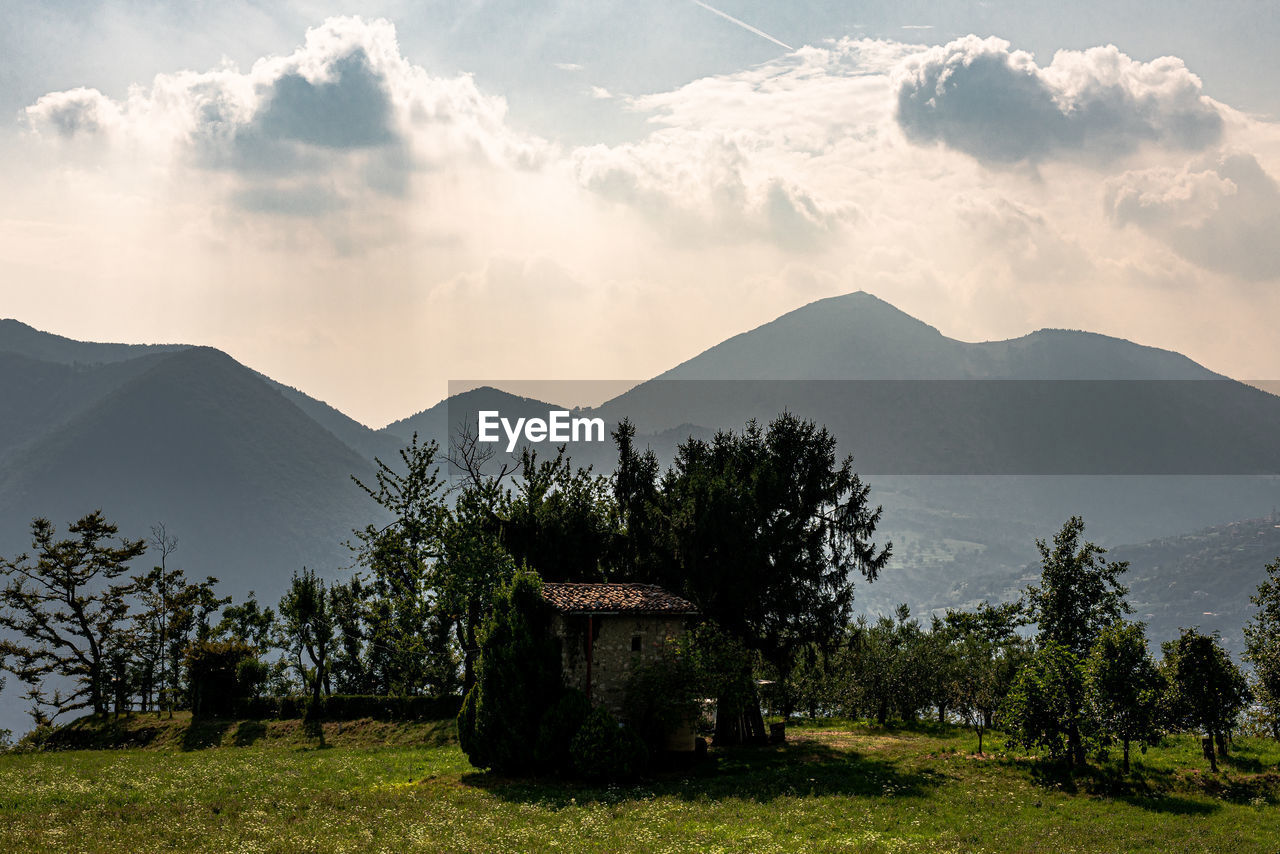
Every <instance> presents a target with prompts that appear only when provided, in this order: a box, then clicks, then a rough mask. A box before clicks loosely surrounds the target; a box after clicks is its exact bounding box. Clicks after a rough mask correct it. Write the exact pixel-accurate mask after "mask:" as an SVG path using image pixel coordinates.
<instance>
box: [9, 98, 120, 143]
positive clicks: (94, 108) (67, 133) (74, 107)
mask: <svg viewBox="0 0 1280 854" xmlns="http://www.w3.org/2000/svg"><path fill="white" fill-rule="evenodd" d="M26 112H27V118H28V121H30V123H31V124H32V126H33V127H36V128H39V129H42V130H47V131H50V132H52V133H54V134H56V135H57V136H59V137H61V138H63V139H72V138H74V137H76V136H93V135H95V134H99V133H104V132H107V131H109V130H110V129H111V128H113V127H115V126H116V125H118V124H119V123H120V120H121V117H120V108H119V107H118V106H117V105H116V103H115V102H114V101H112V100H111V99H110V98H108V97H107V96H106V95H103V94H102V93H101V92H99V91H98V90H97V89H85V88H84V87H81V88H79V89H69V90H67V91H65V92H50V93H49V94H48V95H44V96H42V97H41V98H40V99H39V100H38V101H36V102H35V103H34V104H32V105H31V106H30V107H28V108H27V111H26Z"/></svg>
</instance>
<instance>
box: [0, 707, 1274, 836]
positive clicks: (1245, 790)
mask: <svg viewBox="0 0 1280 854" xmlns="http://www.w3.org/2000/svg"><path fill="white" fill-rule="evenodd" d="M74 737H75V738H78V739H80V740H81V743H101V742H102V741H104V740H105V741H111V742H113V743H132V744H136V745H144V746H140V747H128V748H118V749H110V750H102V749H99V750H67V751H56V752H39V753H26V754H7V755H3V756H0V851H5V852H9V851H13V852H19V851H22V852H27V851H30V852H38V851H50V852H54V851H56V852H89V851H94V852H99V851H101V852H106V851H110V852H126V851H127V852H133V851H169V850H180V851H187V852H195V851H218V852H223V851H245V852H253V851H264V852H267V851H269V852H290V854H296V852H322V851H323V852H328V851H352V852H366V851H387V852H402V851H503V852H507V851H575V850H585V849H594V850H607V851H646V852H647V851H749V852H762V851H866V852H914V851H939V852H942V851H953V852H982V851H986V852H1005V851H1047V852H1054V854H1066V852H1074V851H1108V852H1111V851H1114V852H1131V851H1132V852H1138V851H1151V852H1184V851H1185V852H1194V851H1223V852H1227V851H1231V852H1236V851H1239V852H1255V851H1256V852H1269V854H1274V852H1276V851H1278V850H1280V805H1278V804H1280V772H1278V771H1277V767H1276V766H1277V763H1280V748H1278V747H1277V746H1276V744H1275V743H1274V742H1266V741H1254V740H1242V741H1241V742H1239V743H1238V744H1237V745H1236V751H1235V756H1234V758H1233V759H1232V760H1231V761H1230V762H1229V763H1228V764H1227V766H1226V768H1225V770H1224V772H1223V773H1221V774H1219V775H1217V776H1216V777H1215V776H1213V775H1210V774H1209V773H1208V772H1207V770H1205V769H1204V768H1203V767H1202V766H1203V760H1202V759H1201V758H1200V757H1199V755H1198V752H1199V749H1198V744H1197V743H1196V742H1194V741H1193V740H1192V739H1190V738H1185V737H1180V738H1175V739H1171V740H1170V741H1169V742H1168V743H1167V744H1166V745H1164V746H1162V747H1160V748H1157V749H1154V750H1152V751H1150V752H1149V753H1148V754H1147V755H1146V756H1138V757H1137V761H1136V762H1135V765H1134V773H1133V774H1132V775H1130V777H1129V778H1125V779H1121V777H1120V775H1119V773H1118V770H1117V768H1116V767H1115V766H1114V764H1113V763H1110V762H1108V763H1103V764H1102V765H1097V764H1095V765H1094V766H1093V767H1091V769H1090V770H1089V771H1087V772H1085V773H1082V774H1077V775H1076V776H1075V777H1074V778H1068V777H1066V776H1065V775H1064V774H1063V773H1062V772H1060V771H1054V770H1052V769H1049V768H1047V767H1044V766H1042V764H1041V763H1039V762H1037V761H1035V760H1033V759H1028V758H1025V757H1014V756H1007V757H1006V756H1001V755H1000V754H999V753H995V754H988V756H987V757H986V758H980V757H975V756H973V755H971V753H970V751H972V750H973V748H974V741H973V738H972V737H971V736H969V735H968V734H966V733H964V732H962V731H959V730H953V729H948V728H932V727H918V728H912V729H882V728H876V727H868V726H867V725H865V724H855V723H839V722H833V723H828V724H824V725H821V726H817V725H815V726H804V727H798V728H793V730H792V731H791V733H790V739H789V742H788V744H786V745H785V746H779V747H759V748H740V749H735V750H724V751H715V750H713V751H712V756H711V758H710V759H709V760H708V761H707V762H705V763H703V764H702V765H701V766H699V767H697V768H696V769H694V770H690V771H684V772H674V771H673V772H666V773H663V774H657V775H654V776H653V777H652V778H650V779H647V780H644V781H642V782H639V783H637V784H633V785H626V786H619V787H608V788H592V787H586V786H580V785H576V784H571V783H565V782H560V781H554V780H544V781H520V780H509V779H501V778H495V777H493V776H492V775H488V774H482V773H477V772H476V771H475V770H474V769H472V768H471V767H470V766H469V765H468V764H467V761H466V759H465V757H464V756H463V755H462V753H461V752H460V751H459V750H458V748H457V747H456V746H455V745H454V744H453V743H452V740H451V733H450V729H449V725H448V724H384V723H375V722H372V721H358V722H354V723H347V724H344V725H342V726H341V727H339V725H337V724H328V725H326V730H325V738H324V742H325V746H323V747H319V746H318V742H317V741H316V740H315V739H314V738H312V737H310V736H308V735H307V734H306V733H305V732H304V731H303V730H302V728H301V727H300V726H299V725H298V724H297V722H255V721H243V722H221V723H215V724H202V725H200V726H198V727H195V728H191V727H190V725H189V721H188V720H185V719H183V718H181V717H180V718H177V719H175V720H174V721H173V722H169V721H165V720H161V721H156V720H155V719H154V718H151V717H149V716H135V717H134V718H132V719H131V720H128V721H126V722H123V723H121V724H109V725H106V726H105V727H104V726H103V725H102V724H101V723H100V722H99V723H92V722H89V723H85V722H82V723H81V724H80V725H79V727H78V731H77V732H76V734H75V736H74ZM992 741H993V742H994V743H995V745H996V747H997V749H998V748H999V739H998V738H995V739H992Z"/></svg>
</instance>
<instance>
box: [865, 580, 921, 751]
mask: <svg viewBox="0 0 1280 854" xmlns="http://www.w3.org/2000/svg"><path fill="white" fill-rule="evenodd" d="M928 644H929V639H928V636H927V635H926V634H925V633H924V631H923V630H922V629H921V627H920V623H919V621H917V620H914V619H912V617H911V611H910V609H909V608H907V606H906V605H905V604H904V605H899V606H898V608H897V609H896V610H895V611H894V613H893V615H892V616H885V617H880V618H879V619H877V620H876V621H875V622H874V623H867V621H866V620H865V619H862V618H860V619H859V621H858V622H857V623H856V624H855V625H854V627H853V629H852V631H851V632H850V636H849V661H850V664H851V667H850V674H849V675H850V679H851V680H852V681H853V682H854V684H855V685H857V688H858V694H859V700H860V705H862V706H864V707H865V708H866V710H867V712H868V714H869V715H870V716H874V717H875V720H876V723H878V724H880V725H881V726H884V724H885V723H887V722H888V720H889V717H890V715H891V714H894V713H897V715H898V716H899V717H901V718H902V719H904V720H910V719H912V718H914V717H915V716H916V714H917V713H918V712H919V711H920V709H921V708H923V707H924V706H925V705H927V704H928V694H929V691H930V684H929V679H928V677H929V676H930V675H931V674H929V673H927V672H926V670H925V667H926V666H927V664H928V661H927V657H928V651H927V646H928Z"/></svg>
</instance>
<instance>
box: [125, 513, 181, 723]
mask: <svg viewBox="0 0 1280 854" xmlns="http://www.w3.org/2000/svg"><path fill="white" fill-rule="evenodd" d="M148 545H149V546H150V547H151V549H152V551H153V552H155V553H158V554H159V555H160V564H159V565H158V566H155V567H153V568H152V569H151V571H150V572H149V573H147V574H146V575H144V576H142V577H140V578H137V579H136V580H135V583H134V591H133V592H134V594H135V595H136V596H137V597H138V601H139V604H140V605H141V606H142V607H141V609H140V610H138V611H137V612H135V613H134V616H133V631H134V635H135V637H136V638H137V650H138V657H139V659H140V663H141V671H142V679H141V683H142V684H141V686H140V687H141V688H142V692H143V697H142V703H143V709H144V711H145V710H146V709H147V708H148V707H150V706H152V705H153V703H152V696H153V694H154V696H155V703H154V707H155V711H156V713H157V714H159V712H160V708H161V706H164V707H166V708H168V709H169V711H170V713H171V714H172V711H173V698H174V694H173V688H172V686H173V683H175V682H176V681H177V680H176V675H177V674H176V672H175V671H176V668H175V667H173V666H171V665H174V664H176V661H175V659H176V658H177V656H174V655H171V654H170V646H171V642H172V637H173V624H174V611H175V607H176V605H175V602H174V596H175V593H177V592H178V591H180V590H181V589H182V588H183V587H184V586H185V581H186V578H185V576H184V574H183V572H182V570H181V569H169V568H168V563H169V557H170V555H172V554H173V553H174V552H175V551H177V549H178V538H177V537H175V536H173V535H172V534H171V533H169V531H168V529H167V528H166V527H165V525H164V523H163V522H161V523H160V524H157V525H153V526H152V528H151V538H150V540H149V541H148Z"/></svg>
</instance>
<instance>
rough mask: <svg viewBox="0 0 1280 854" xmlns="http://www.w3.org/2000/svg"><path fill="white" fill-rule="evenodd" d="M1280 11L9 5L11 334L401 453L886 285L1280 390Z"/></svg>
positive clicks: (563, 2)
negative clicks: (238, 384) (389, 427)
mask: <svg viewBox="0 0 1280 854" xmlns="http://www.w3.org/2000/svg"><path fill="white" fill-rule="evenodd" d="M1276 11H1277V10H1276V9H1275V8H1274V4H1272V3H1269V2H1231V1H1230V0H1228V1H1227V2H1222V3H1216V4H1192V3H1187V2H1164V3H1123V2H1121V3H1115V2H1109V3H1101V2H1093V0H1085V2H1081V3H1076V4H1061V3H1054V4H1050V3H1031V2H1020V3H1017V4H1012V3H999V2H994V0H992V2H978V3H959V2H947V3H929V2H870V3H848V2H840V3H837V2H804V0H797V2H785V3H784V2H780V0H774V2H765V0H718V2H710V3H705V2H696V0H651V2H645V3H632V2H626V3H623V2H612V0H593V2H580V0H493V1H492V2H491V0H465V1H464V2H449V3H436V2H414V3H408V2H384V3H376V2H375V3H362V4H360V5H359V8H358V10H357V9H355V8H353V7H352V6H351V5H350V4H340V3H329V2H320V0H314V2H302V1H301V0H298V1H297V2H271V3H266V2H262V3H255V2H245V0H228V2H222V3H187V4H170V3H162V2H146V0H116V1H115V2H112V0H107V2H87V1H86V2H65V3H57V4H49V3H34V2H19V0H0V14H2V15H3V19H4V20H5V21H6V25H5V26H4V27H3V28H0V157H3V161H2V162H3V163H4V164H5V165H4V168H3V169H0V316H2V317H14V318H17V319H18V320H21V321H23V322H25V323H28V324H30V325H32V326H35V327H36V328H39V329H43V330H47V331H50V332H56V333H58V334H61V335H66V336H69V337H73V338H79V339H83V340H99V341H125V342H133V343H156V342H185V343H191V344H203V345H210V346H214V347H218V348H220V349H222V350H225V351H226V352H228V353H230V354H231V355H232V356H234V357H235V358H236V359H238V360H240V361H241V362H243V363H245V364H247V365H249V366H250V367H253V368H254V369H256V370H260V371H262V372H264V373H266V374H268V375H270V376H272V377H273V378H275V379H277V380H280V381H281V382H284V383H287V384H289V385H293V386H295V387H297V388H300V389H302V390H303V391H305V392H307V393H308V394H311V395H312V396H314V397H317V398H320V399H322V400H325V401H327V402H328V403H330V404H332V405H334V406H337V407H338V408H340V409H342V410H343V411H344V412H346V413H348V414H349V415H351V416H352V417H354V418H356V419H358V420H360V421H362V422H364V423H366V424H369V425H371V426H374V427H377V426H381V425H383V424H385V423H387V422H389V421H392V420H395V419H397V418H401V417H404V416H406V415H409V414H411V413H413V412H416V411H418V410H421V409H423V408H425V407H427V406H429V405H431V404H433V403H435V402H436V401H438V400H440V399H441V398H442V397H444V395H445V394H446V393H447V390H448V383H449V382H450V381H476V380H495V381H501V380H566V379H597V380H599V379H618V378H622V379H635V380H640V379H644V378H647V377H649V376H652V375H654V374H657V373H659V372H661V371H663V370H666V369H668V368H670V367H672V366H673V365H675V364H677V363H679V362H681V361H683V360H685V359H687V358H690V357H692V356H694V355H696V354H697V353H699V352H701V351H702V350H705V349H706V348H708V347H710V346H712V345H714V344H716V343H718V342H719V341H721V340H723V339H725V338H727V337H730V336H732V335H735V334H737V333H739V332H742V331H745V330H747V329H750V328H753V327H755V326H758V325H760V324H762V323H765V322H767V321H769V320H771V319H773V318H774V317H776V316H778V315H780V314H782V313H784V312H786V311H790V310H792V309H795V308H798V307H800V306H802V305H804V304H806V303H809V302H812V301H813V300H816V299H821V298H823V297H828V296H833V295H837V294H843V293H848V292H851V291H856V290H865V291H869V292H871V293H874V294H875V295H877V296H879V297H881V298H882V299H885V300H887V301H889V302H891V303H893V304H894V305H896V306H898V307H899V308H901V309H902V310H904V311H906V312H908V313H909V314H912V315H914V316H916V317H919V318H920V319H922V320H924V321H926V322H927V323H930V324H932V325H934V326H936V327H938V328H939V329H940V330H941V331H942V332H943V333H944V334H947V335H950V336H952V337H955V338H960V339H963V340H969V341H977V340H989V339H1000V338H1008V337H1016V336H1020V335H1023V334H1026V333H1028V332H1031V331H1033V330H1035V329H1039V328H1044V327H1053V328H1074V329H1088V330H1091V331H1096V332H1102V333H1106V334H1110V335H1116V336H1119V337H1123V338H1127V339H1130V340H1133V341H1137V342H1139V343H1143V344H1148V345H1152V346H1158V347H1164V348H1168V349H1173V350H1178V351H1180V352H1183V353H1185V354H1187V355H1189V356H1191V357H1192V358H1194V359H1195V360H1197V361H1199V362H1201V363H1202V364H1204V365H1206V366H1208V367H1209V368H1211V369H1213V370H1216V371H1219V372H1222V373H1225V374H1228V375H1230V376H1233V377H1236V378H1238V379H1245V380H1275V379H1277V378H1280V335H1277V334H1276V332H1275V329H1276V321H1277V320H1278V319H1280V88H1278V87H1276V86H1275V77H1274V73H1273V58H1272V54H1271V51H1272V50H1273V47H1274V45H1275V44H1278V43H1280V14H1275V12H1276Z"/></svg>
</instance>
